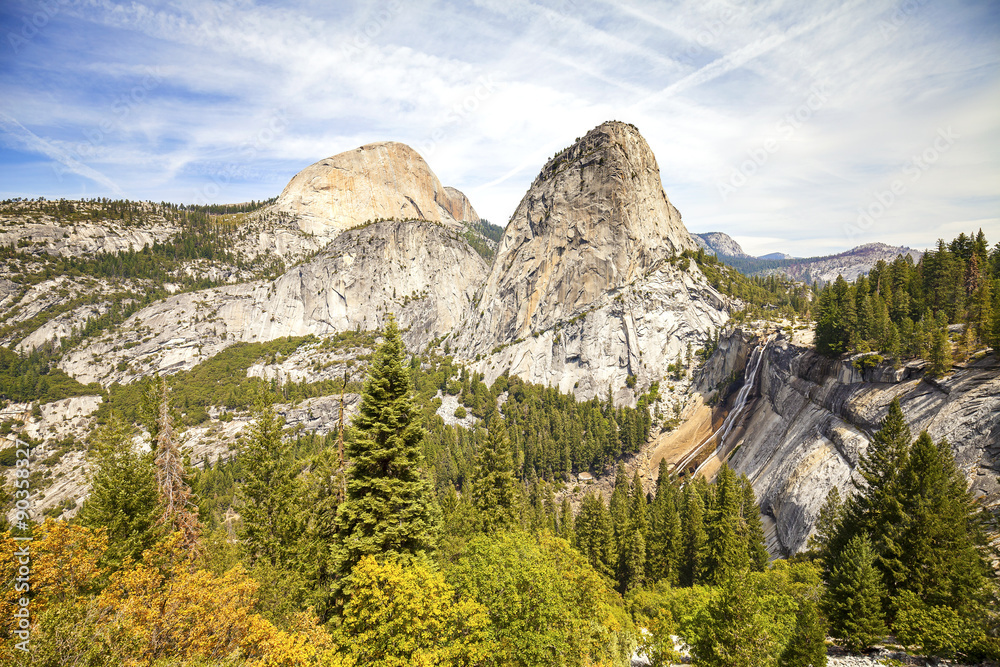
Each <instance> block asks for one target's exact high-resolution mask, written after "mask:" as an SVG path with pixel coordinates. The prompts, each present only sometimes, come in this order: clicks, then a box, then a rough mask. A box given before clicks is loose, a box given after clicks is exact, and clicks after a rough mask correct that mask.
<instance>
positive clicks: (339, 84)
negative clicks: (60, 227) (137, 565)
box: [0, 0, 1000, 254]
mask: <svg viewBox="0 0 1000 667" xmlns="http://www.w3.org/2000/svg"><path fill="white" fill-rule="evenodd" d="M16 7H20V9H21V10H22V11H23V12H27V11H28V10H29V9H30V5H29V4H28V3H26V2H25V3H24V4H23V5H18V6H16ZM906 7H912V8H913V11H909V12H900V9H901V8H906ZM14 11H15V13H16V11H17V9H16V8H15V10H14ZM998 22H1000V17H998V14H997V12H996V10H995V9H993V8H990V7H988V6H978V5H956V6H949V7H947V8H945V7H940V6H937V5H934V4H933V3H910V4H908V5H900V4H899V3H896V2H892V1H891V0H880V1H879V2H875V3H868V2H864V3H862V2H859V1H858V0H855V1H854V2H851V3H848V4H842V3H839V2H835V1H834V0H826V1H822V2H817V3H810V4H807V5H803V4H801V3H793V2H791V0H769V1H768V2H761V3H752V4H748V3H737V2H729V1H727V0H716V1H714V2H707V3H706V2H703V1H702V0H678V2H674V3H670V4H666V3H659V2H640V1H639V0H617V1H611V0H608V1H596V0H595V1H587V2H584V1H583V0H537V1H535V2H529V1H528V0H518V1H517V2H497V1H494V0H480V1H479V2H476V3H474V4H472V5H468V4H456V3H448V2H443V1H440V0H430V1H428V2H425V3H420V4H419V5H418V4H416V3H405V2H402V1H401V0H386V1H385V2H381V3H378V2H376V3H362V2H347V3H336V5H333V6H327V5H325V4H322V3H310V2H308V1H306V0H303V1H301V2H290V3H284V4H272V3H267V4H265V3H261V2H256V1H254V0H232V1H225V2H203V1H200V0H178V1H177V2H173V3H170V4H161V3H149V2H125V1H124V0H86V1H85V2H80V3H76V4H73V5H70V6H68V7H67V8H66V9H64V10H63V11H62V12H60V14H59V15H58V16H56V17H55V18H54V19H53V20H52V21H51V23H50V25H49V26H47V27H46V29H45V30H46V32H45V34H44V35H42V36H41V37H39V38H36V39H35V40H33V41H32V42H31V43H30V44H29V45H28V46H27V47H25V50H24V52H23V53H21V54H19V55H18V56H16V57H13V58H12V59H10V60H8V61H5V66H4V69H3V70H2V71H0V86H2V87H3V92H4V96H3V98H4V100H5V102H4V106H3V108H4V110H5V111H6V113H7V114H9V116H10V117H13V118H17V119H19V120H20V121H21V123H23V126H22V128H21V129H23V130H24V131H23V132H22V131H21V129H18V128H16V127H14V126H13V125H10V123H6V124H4V125H3V126H2V128H0V129H3V131H4V132H5V133H6V135H5V136H6V141H5V143H7V144H8V145H10V146H13V147H14V148H12V149H10V151H11V154H10V157H11V159H10V160H4V159H3V156H2V155H0V174H3V173H4V172H3V171H2V170H4V169H16V168H17V167H16V166H10V167H8V166H6V165H8V164H10V165H15V164H16V163H17V159H15V158H16V157H17V155H24V154H28V153H34V154H41V155H45V156H47V157H48V158H49V159H54V160H58V158H57V157H55V156H56V155H57V154H59V153H60V151H61V153H62V154H66V153H69V154H70V155H71V156H72V155H73V148H74V146H79V145H80V143H81V142H88V139H87V137H88V136H90V137H93V136H94V135H93V132H94V129H95V128H100V127H101V126H102V123H103V124H104V125H105V126H106V125H107V123H108V121H109V119H110V120H112V121H114V123H113V124H112V126H111V128H110V129H109V130H108V131H105V132H102V136H101V139H100V141H99V142H96V143H97V146H96V149H95V150H94V151H92V152H91V153H90V154H88V155H86V156H80V157H79V159H77V163H78V164H77V166H78V169H76V170H75V173H78V174H82V175H84V176H85V177H86V178H90V179H92V180H93V182H94V184H95V187H99V188H105V189H107V190H108V191H109V192H113V189H112V186H113V185H115V184H117V185H118V186H120V188H121V190H122V191H123V192H124V193H125V194H126V195H128V196H131V197H135V198H147V197H148V198H154V199H161V198H166V197H168V196H170V195H168V194H167V193H173V195H174V196H181V197H185V196H187V194H188V193H197V192H199V191H200V190H201V189H203V186H204V184H205V182H206V179H211V178H212V177H213V175H215V176H216V177H217V176H218V173H219V171H220V169H223V170H225V169H226V168H227V165H231V164H234V163H242V162H246V163H247V164H245V165H242V164H241V167H240V169H239V172H238V173H239V174H240V178H236V179H232V180H231V182H230V183H228V185H227V187H226V188H224V189H222V190H221V191H220V194H219V195H218V197H219V198H220V199H249V198H262V197H267V196H272V195H274V194H276V193H277V190H280V187H281V185H282V184H283V182H285V181H287V179H289V178H290V177H291V176H292V175H293V174H294V172H295V171H296V170H297V169H300V168H301V167H303V166H305V165H307V164H309V163H311V162H313V161H315V160H318V159H321V158H323V157H327V156H329V155H332V154H334V153H337V152H340V151H342V150H349V149H351V148H353V147H355V146H357V145H360V144H362V143H367V142H371V141H378V140H397V141H404V142H406V143H409V144H411V145H412V146H414V147H415V148H417V149H418V150H419V151H421V152H423V153H425V157H427V159H428V161H429V162H430V164H431V166H432V168H433V169H434V170H435V171H436V172H437V173H438V175H439V176H440V177H441V179H442V180H443V181H444V182H445V183H447V184H449V185H454V186H456V187H459V188H460V189H463V190H464V191H465V192H466V193H467V194H468V195H469V196H470V197H471V198H472V202H473V205H474V206H476V208H477V209H478V210H479V212H480V213H481V214H482V215H484V216H486V217H488V218H490V219H491V220H493V221H495V222H505V221H506V220H507V218H508V216H509V215H510V214H511V213H512V212H513V210H514V208H515V207H516V205H517V203H518V201H519V200H520V199H521V197H522V195H523V194H524V192H525V190H526V189H527V187H528V185H529V184H530V182H531V180H532V179H533V178H534V176H535V174H536V173H537V171H538V169H539V168H540V167H541V165H542V164H543V162H544V161H545V159H546V158H548V157H549V156H550V155H551V154H552V153H553V152H555V151H556V150H558V149H560V148H562V147H564V146H566V145H568V144H569V143H571V142H572V140H573V138H574V137H577V136H581V135H583V134H584V133H585V132H586V131H587V130H589V129H590V128H592V127H593V126H595V125H597V124H598V123H600V122H602V121H604V120H608V119H612V118H616V119H619V120H626V121H629V122H633V123H635V124H636V125H637V126H638V127H639V129H640V130H641V131H642V132H643V134H644V136H645V137H646V138H647V140H648V141H649V143H650V145H651V147H652V148H653V150H654V152H655V153H656V156H657V160H658V162H659V164H660V168H661V173H662V177H663V182H664V187H665V189H666V192H667V194H668V196H669V197H670V199H671V201H673V203H674V204H675V205H676V206H677V207H678V208H680V209H681V211H682V213H683V214H684V220H685V222H686V224H688V226H689V227H690V228H691V229H693V230H696V231H716V230H718V231H725V232H727V233H730V234H731V235H733V236H735V237H739V238H747V239H748V241H747V242H748V243H750V244H755V245H754V247H755V248H757V247H759V250H760V252H761V253H763V252H771V251H776V250H782V249H786V250H785V251H786V252H790V253H792V254H815V252H835V251H837V250H842V249H846V248H847V247H849V246H850V245H852V244H854V243H860V242H868V241H874V240H885V241H886V242H893V243H901V242H905V241H900V240H892V241H890V239H901V238H910V239H912V241H910V242H909V243H910V244H911V245H914V244H916V245H919V244H926V243H927V242H928V241H927V239H931V242H932V240H933V239H934V238H937V236H938V235H941V234H942V232H941V231H940V230H944V229H951V228H952V227H953V226H960V225H963V224H966V222H967V221H975V220H979V221H986V227H984V229H985V230H986V231H987V234H988V235H989V236H990V238H991V239H996V238H997V237H1000V229H998V228H997V227H996V220H997V218H998V217H1000V193H998V192H997V187H996V184H997V183H998V182H1000V150H998V148H1000V145H998V144H1000V119H998V118H997V116H996V114H995V111H994V110H995V109H996V108H998V106H1000V85H998V82H1000V63H998V61H1000V57H998V55H997V54H998V51H1000V49H998V48H997V47H998V44H1000V36H998V35H1000V31H998V30H996V27H997V23H998ZM7 57H10V56H9V54H8V56H7ZM150 69H152V70H153V71H155V72H157V75H158V76H159V77H160V80H159V83H158V85H157V86H156V87H155V88H154V89H152V90H150V91H149V94H148V95H147V96H146V97H145V99H143V100H142V101H141V102H140V103H136V104H135V105H133V106H131V107H129V114H127V116H126V117H120V114H117V113H116V111H115V109H116V108H117V107H115V106H114V105H115V103H116V101H118V100H120V99H121V96H122V95H123V94H126V95H127V94H128V91H129V90H130V89H131V88H132V87H134V86H135V85H136V82H137V81H140V80H141V78H142V76H143V73H144V72H147V71H149V70H150ZM484 80H486V81H490V82H493V83H492V84H491V85H490V86H489V90H487V91H485V93H484V89H483V86H482V82H483V81H484ZM820 84H822V85H824V86H825V89H824V90H825V91H826V99H825V101H824V102H823V103H822V104H821V105H819V107H818V108H816V109H810V113H809V114H808V117H807V118H805V119H800V120H801V122H799V123H798V124H797V126H795V127H794V131H792V132H791V133H788V132H787V130H788V122H787V120H786V119H787V118H788V115H789V114H792V115H793V116H792V117H793V118H794V114H795V113H796V111H797V110H800V109H801V108H802V106H803V104H807V102H808V100H809V98H810V95H811V94H812V91H813V90H814V87H815V86H817V85H820ZM276 115H280V118H281V122H280V128H278V130H277V131H272V130H273V129H274V128H273V125H274V119H275V117H276ZM783 121H784V122H785V125H781V123H782V122H783ZM949 125H950V126H953V127H954V128H955V131H957V132H959V133H960V134H961V135H962V136H961V139H960V140H958V141H957V142H956V143H955V144H954V146H953V147H951V148H950V149H949V150H948V151H947V153H945V154H943V155H942V156H941V158H940V159H939V160H937V161H936V162H935V164H934V165H933V167H932V168H931V169H928V170H927V171H926V172H924V173H922V175H921V177H920V179H919V182H916V183H914V184H913V186H912V187H909V188H908V189H907V191H906V192H905V193H904V194H903V195H901V196H899V197H897V198H896V200H895V201H894V202H893V204H892V206H890V207H889V208H888V209H887V211H886V212H885V213H884V214H883V215H882V216H880V217H879V218H878V219H877V220H876V221H874V222H873V224H871V225H870V226H869V227H868V228H867V229H864V230H861V233H860V234H855V235H854V236H851V235H849V234H847V233H846V232H845V229H848V228H849V226H850V225H851V224H852V222H856V220H857V217H858V209H859V207H866V206H868V204H869V203H870V202H871V201H872V197H873V196H875V197H876V198H877V195H878V193H879V190H880V188H884V187H886V185H887V184H890V183H891V182H892V180H893V179H894V178H897V176H898V174H899V173H900V172H901V170H902V168H903V167H904V165H905V163H906V161H907V160H909V159H910V156H911V155H912V154H913V153H914V151H920V150H923V149H924V148H925V147H926V145H927V143H928V142H930V141H933V138H934V134H935V132H936V131H937V129H938V128H939V127H947V126H949ZM269 128H270V129H269ZM25 132H27V133H28V134H25ZM88 133H89V134H88ZM29 135H30V136H34V137H35V138H36V139H38V140H39V141H41V142H42V143H39V142H38V141H34V140H32V139H30V138H28V137H29ZM769 141H776V142H777V149H776V150H775V151H774V152H773V153H769V154H768V157H767V160H766V162H765V163H764V164H761V165H758V166H757V168H756V169H754V171H753V173H752V174H751V175H750V176H749V177H748V178H747V179H746V184H745V185H743V186H741V187H739V188H737V189H736V191H735V192H734V193H732V194H731V195H730V196H728V197H727V198H726V199H725V200H723V198H722V197H721V196H720V193H719V184H720V183H726V182H727V180H728V179H730V178H731V177H732V175H733V172H734V170H736V171H739V170H740V169H741V168H742V167H743V165H745V163H746V161H747V159H749V158H750V157H752V156H753V155H754V154H759V151H760V149H761V147H763V146H764V145H765V144H766V143H767V142H769ZM57 163H58V162H57ZM11 182H14V181H13V179H11ZM17 182H18V183H19V184H21V183H22V182H23V181H22V180H20V179H19V180H17ZM59 187H60V185H59V183H57V182H54V181H51V182H38V183H37V192H20V193H6V194H24V195H29V194H45V195H46V196H52V195H58V194H59V193H58V192H57V190H58V188H59ZM989 227H992V229H990V228H989ZM945 235H946V236H947V234H945ZM753 239H756V240H753ZM765 246H766V247H765ZM809 247H813V248H815V249H816V250H815V252H811V251H809V250H808V248H809Z"/></svg>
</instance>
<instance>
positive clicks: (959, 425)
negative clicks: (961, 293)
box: [708, 331, 1000, 555]
mask: <svg viewBox="0 0 1000 667" xmlns="http://www.w3.org/2000/svg"><path fill="white" fill-rule="evenodd" d="M750 338H751V337H750V336H749V335H748V334H746V333H744V332H741V331H738V332H737V333H736V334H735V335H734V336H733V337H731V338H730V339H729V340H727V341H724V343H723V344H722V345H721V346H720V350H719V352H718V353H717V355H718V356H719V358H720V359H723V358H727V357H728V358H729V359H732V361H733V362H735V363H736V364H737V367H740V366H739V363H741V362H740V360H741V359H742V358H743V357H745V353H746V350H747V349H748V348H749V347H750V346H751V345H752V342H751V340H750ZM743 363H745V362H743ZM716 366H717V367H716ZM727 366H728V364H726V363H720V364H717V365H715V366H713V365H710V367H709V368H710V369H711V373H712V374H713V375H715V376H716V377H718V376H720V374H723V373H725V372H727V371H726V368H727ZM758 377H759V378H760V379H759V386H758V387H757V388H756V389H755V391H756V392H757V395H758V398H757V400H756V403H755V404H754V405H753V407H752V408H751V409H750V410H749V411H748V412H747V413H746V415H747V416H746V418H745V419H744V420H743V423H742V425H741V427H742V431H741V432H740V433H739V434H737V436H736V437H734V438H731V443H730V446H729V448H730V449H735V447H737V446H738V447H739V449H738V450H737V451H735V453H734V454H733V456H732V458H731V459H730V461H729V463H730V465H731V466H732V467H733V468H734V469H735V470H736V471H737V472H745V473H746V474H747V475H748V476H749V477H750V480H751V481H752V483H753V487H754V491H755V492H756V494H757V498H758V500H759V502H760V506H761V511H762V512H763V513H764V514H767V515H769V516H770V517H771V518H773V520H774V522H775V526H774V528H775V530H774V533H773V536H772V539H771V541H770V544H769V545H768V547H769V550H770V551H771V553H772V554H774V555H789V554H793V553H796V552H798V551H801V550H803V549H804V548H805V547H806V542H807V539H808V537H809V534H810V532H811V531H812V528H813V524H814V523H815V520H816V517H817V515H818V514H819V509H820V507H821V506H822V504H823V501H824V500H825V498H826V494H827V492H828V491H829V489H830V487H832V486H837V487H839V488H840V490H841V492H842V493H845V492H847V493H850V492H851V490H852V486H851V483H850V480H851V477H852V476H853V475H854V469H855V467H856V465H857V462H858V459H859V457H860V456H861V455H862V454H863V453H864V452H865V451H866V450H867V447H868V444H869V442H870V440H871V436H872V434H873V433H874V432H875V431H877V430H878V428H879V424H880V422H881V420H882V419H883V418H884V417H885V414H886V412H887V410H888V406H889V403H891V402H892V399H893V398H896V397H898V398H899V400H900V404H901V406H902V409H903V413H904V414H905V415H906V417H907V420H908V422H909V425H910V430H911V432H912V435H913V437H914V438H916V436H917V435H918V434H919V433H920V431H922V430H924V429H926V430H927V431H928V432H929V433H930V435H931V436H932V437H933V438H934V440H935V442H937V441H939V440H941V439H942V438H946V439H947V440H948V442H949V443H951V446H952V451H953V452H954V454H955V460H956V462H957V463H958V465H959V466H960V467H961V468H962V470H963V471H964V472H965V473H966V476H967V478H968V480H969V482H970V486H971V488H972V491H973V493H974V494H975V496H976V497H977V498H979V499H980V501H981V502H982V503H983V504H984V505H986V506H993V505H996V504H997V503H1000V485H998V482H997V474H998V466H1000V459H998V457H1000V368H998V366H997V358H996V357H995V356H994V357H988V358H987V359H985V360H984V361H983V362H981V364H980V365H973V366H970V367H968V368H962V369H959V370H957V371H955V372H954V373H953V374H952V375H949V376H947V377H946V378H944V379H942V380H928V379H926V378H924V376H923V363H922V362H919V363H914V364H911V365H909V366H905V367H903V368H901V369H899V370H895V369H893V368H892V367H891V366H887V365H886V366H880V367H876V368H874V369H869V370H866V371H865V372H864V373H862V372H860V371H858V370H857V369H856V368H855V367H854V366H853V365H852V363H851V361H850V360H831V359H828V358H826V357H823V356H821V355H819V354H817V353H816V352H814V351H813V350H811V349H808V348H803V347H799V346H797V345H792V344H790V343H789V342H788V341H787V340H786V339H783V338H782V337H780V336H779V338H778V339H777V340H776V341H775V342H774V343H772V344H771V345H769V346H768V348H767V352H766V355H765V358H764V361H763V365H762V367H761V371H760V373H759V374H758ZM708 381H709V382H710V381H711V379H708Z"/></svg>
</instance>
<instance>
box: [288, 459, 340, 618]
mask: <svg viewBox="0 0 1000 667" xmlns="http://www.w3.org/2000/svg"><path fill="white" fill-rule="evenodd" d="M342 472H343V471H342V470H341V469H340V462H339V458H338V456H337V454H336V452H335V451H334V450H333V449H332V448H328V449H324V450H323V451H321V452H320V453H319V454H317V455H316V456H315V457H314V459H313V461H312V464H311V466H310V469H309V472H308V474H307V475H306V476H305V479H304V480H303V482H302V484H300V485H299V487H298V489H299V495H298V499H297V501H296V502H295V505H296V506H297V507H299V508H301V519H300V521H299V531H300V534H299V536H298V544H297V548H296V555H297V560H298V563H297V568H298V571H299V572H300V573H301V574H302V579H303V582H304V584H305V588H306V590H305V593H304V600H303V603H304V605H305V606H310V607H312V608H313V610H314V611H315V612H316V615H317V616H318V617H319V619H320V620H321V621H324V622H325V621H327V620H329V619H330V616H331V614H332V613H333V611H334V610H333V608H332V601H333V595H334V592H335V568H334V563H333V561H332V559H331V557H330V545H331V544H333V543H334V541H335V538H336V535H337V525H336V521H337V507H338V506H339V504H340V502H339V497H340V493H341V484H342Z"/></svg>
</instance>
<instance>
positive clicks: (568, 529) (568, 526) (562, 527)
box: [559, 496, 576, 544]
mask: <svg viewBox="0 0 1000 667" xmlns="http://www.w3.org/2000/svg"><path fill="white" fill-rule="evenodd" d="M559 537H561V538H563V539H564V540H566V541H567V542H569V543H570V544H573V543H574V542H576V533H575V532H574V530H573V507H572V505H570V502H569V497H565V496H564V497H563V499H562V504H561V506H560V508H559Z"/></svg>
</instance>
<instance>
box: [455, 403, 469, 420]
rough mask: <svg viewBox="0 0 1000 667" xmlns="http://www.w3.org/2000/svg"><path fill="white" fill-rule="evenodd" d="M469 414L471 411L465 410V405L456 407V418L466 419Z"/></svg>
mask: <svg viewBox="0 0 1000 667" xmlns="http://www.w3.org/2000/svg"><path fill="white" fill-rule="evenodd" d="M468 414H469V413H468V412H466V411H465V407H464V406H462V405H460V406H458V407H457V408H455V419H465V418H466V417H467V416H468Z"/></svg>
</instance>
